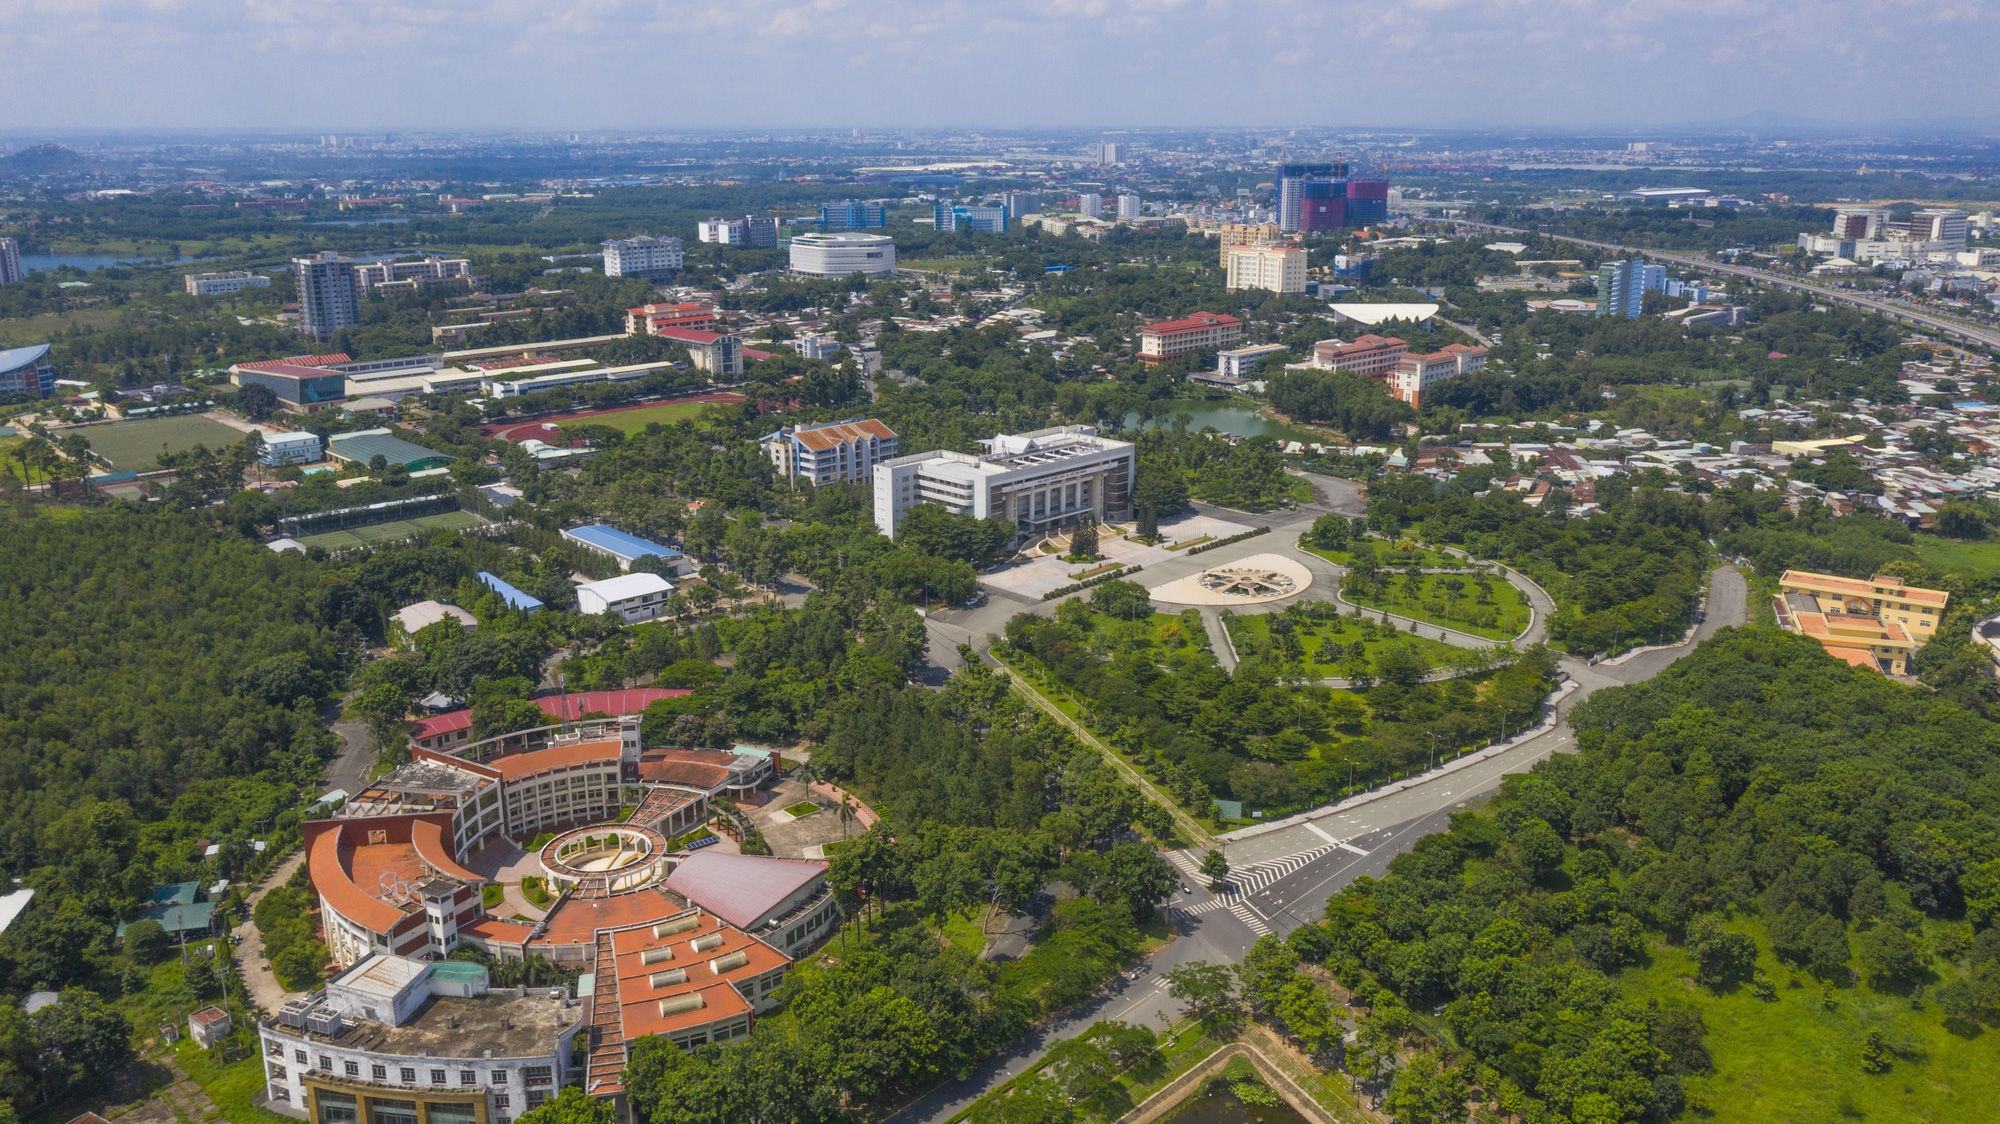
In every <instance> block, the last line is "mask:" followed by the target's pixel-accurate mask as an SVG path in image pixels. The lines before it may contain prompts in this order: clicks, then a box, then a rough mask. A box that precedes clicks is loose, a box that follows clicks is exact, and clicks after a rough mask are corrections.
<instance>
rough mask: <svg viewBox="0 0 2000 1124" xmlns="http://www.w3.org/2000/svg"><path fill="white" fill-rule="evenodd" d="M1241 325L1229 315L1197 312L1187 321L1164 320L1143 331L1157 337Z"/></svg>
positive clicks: (1150, 325) (1149, 325) (1148, 326)
mask: <svg viewBox="0 0 2000 1124" xmlns="http://www.w3.org/2000/svg"><path fill="white" fill-rule="evenodd" d="M1241 323H1242V321H1241V320H1238V319H1237V318H1236V317H1234V316H1231V315H1229V314H1228V313H1222V312H1197V313H1195V314H1194V315H1193V316H1190V317H1188V318H1187V319H1185V320H1162V321H1160V322H1159V323H1157V324H1148V325H1146V326H1145V328H1143V329H1141V330H1142V331H1147V332H1152V333H1154V334H1156V335H1169V334H1172V333H1175V332H1198V331H1201V330H1203V329H1205V328H1219V327H1226V326H1228V325H1230V324H1241Z"/></svg>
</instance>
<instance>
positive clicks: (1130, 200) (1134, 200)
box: [1118, 193, 1139, 219]
mask: <svg viewBox="0 0 2000 1124" xmlns="http://www.w3.org/2000/svg"><path fill="white" fill-rule="evenodd" d="M1118 217H1119V218H1121V219H1136V218H1138V217H1139V197H1138V196H1137V195H1132V194H1129V193H1128V194H1125V195H1120V196H1119V197H1118Z"/></svg>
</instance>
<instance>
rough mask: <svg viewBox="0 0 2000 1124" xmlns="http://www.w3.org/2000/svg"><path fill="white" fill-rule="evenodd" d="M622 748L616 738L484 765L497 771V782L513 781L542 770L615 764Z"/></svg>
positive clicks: (536, 752)
mask: <svg viewBox="0 0 2000 1124" xmlns="http://www.w3.org/2000/svg"><path fill="white" fill-rule="evenodd" d="M621 748H622V747H621V746H620V745H619V742H618V739H617V738H607V739H605V740H602V741H594V742H577V743H575V744H574V745H557V746H550V747H549V748H547V749H537V750H532V751H530V752H527V753H512V754H508V755H507V756H505V757H501V758H497V759H495V760H492V761H489V762H487V764H489V765H491V766H493V767H494V768H496V769H498V770H500V779H501V780H502V781H503V782H505V781H514V780H519V779H520V778H522V777H526V776H531V775H533V774H535V773H539V772H541V771H543V770H545V769H560V768H563V767H564V766H566V765H583V764H587V763H592V762H596V763H603V762H613V763H615V762H617V760H618V758H619V754H620V751H621Z"/></svg>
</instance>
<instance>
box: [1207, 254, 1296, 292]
mask: <svg viewBox="0 0 2000 1124" xmlns="http://www.w3.org/2000/svg"><path fill="white" fill-rule="evenodd" d="M1227 266H1228V279H1227V281H1226V282H1225V284H1226V285H1227V287H1228V289H1229V291H1230V292H1232V293H1233V292H1235V291H1237V290H1239V289H1265V290H1268V291H1270V292H1273V293H1295V294H1303V293H1304V292H1305V291H1306V251H1305V248H1304V247H1302V246H1285V245H1280V246H1235V247H1231V248H1230V250H1229V256H1228V261H1227Z"/></svg>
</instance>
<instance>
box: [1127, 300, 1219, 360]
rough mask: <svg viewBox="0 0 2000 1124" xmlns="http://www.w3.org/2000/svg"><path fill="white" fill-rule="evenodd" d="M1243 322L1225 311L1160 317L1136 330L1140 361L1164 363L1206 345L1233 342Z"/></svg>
mask: <svg viewBox="0 0 2000 1124" xmlns="http://www.w3.org/2000/svg"><path fill="white" fill-rule="evenodd" d="M1242 335H1243V321H1241V320H1238V319H1237V318H1236V317H1234V316H1230V315H1228V314H1227V313H1217V312H1197V313H1195V314H1194V315H1192V316H1189V317H1187V318H1186V319H1184V320H1163V321H1161V322H1159V323H1157V324H1148V325H1146V326H1145V327H1144V328H1141V329H1139V361H1140V362H1141V363H1165V362H1167V361H1168V360H1170V359H1178V358H1180V357H1181V356H1183V355H1188V354H1191V353H1193V352H1197V351H1202V350H1205V349H1207V348H1212V347H1213V348H1221V347H1226V346H1228V345H1229V344H1232V343H1235V342H1236V341H1237V340H1238V339H1240V338H1242Z"/></svg>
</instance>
